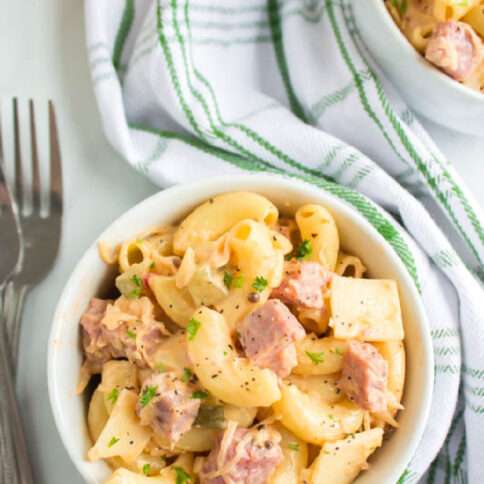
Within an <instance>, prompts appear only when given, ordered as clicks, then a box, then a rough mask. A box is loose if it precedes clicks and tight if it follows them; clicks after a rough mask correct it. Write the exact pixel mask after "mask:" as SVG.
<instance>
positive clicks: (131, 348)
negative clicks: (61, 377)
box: [80, 298, 166, 374]
mask: <svg viewBox="0 0 484 484" xmlns="http://www.w3.org/2000/svg"><path fill="white" fill-rule="evenodd" d="M111 303H112V301H109V300H103V299H97V298H93V299H91V301H90V303H89V306H88V308H87V310H86V312H85V313H84V314H83V315H82V317H81V320H80V325H81V327H82V332H83V338H82V339H83V347H84V355H85V357H86V361H85V365H84V366H85V368H86V369H87V371H88V372H89V373H91V374H95V373H100V372H101V370H102V365H103V364H104V363H106V361H109V360H111V359H116V358H127V359H129V361H131V362H132V363H134V364H136V365H138V366H139V367H140V368H146V367H148V366H149V364H148V363H149V361H150V357H151V356H152V355H153V354H154V353H155V351H156V347H157V346H158V344H159V343H160V342H161V340H162V339H163V338H164V337H165V336H166V330H165V327H164V325H163V323H160V322H157V321H153V322H152V323H149V324H145V325H142V324H140V326H139V327H136V328H133V327H132V328H128V326H127V324H126V323H123V324H120V325H119V326H117V327H116V328H113V329H109V328H107V327H106V326H105V325H104V324H102V320H103V318H104V315H105V313H106V308H107V306H108V305H109V304H111ZM128 329H129V331H128ZM137 343H139V344H137Z"/></svg>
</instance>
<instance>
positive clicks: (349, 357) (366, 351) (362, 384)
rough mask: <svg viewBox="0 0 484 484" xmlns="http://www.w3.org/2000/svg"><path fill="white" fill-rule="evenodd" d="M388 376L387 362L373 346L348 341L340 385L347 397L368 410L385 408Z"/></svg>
mask: <svg viewBox="0 0 484 484" xmlns="http://www.w3.org/2000/svg"><path fill="white" fill-rule="evenodd" d="M387 379H388V365H387V362H386V361H385V360H384V359H383V357H382V356H381V355H380V353H379V352H378V351H377V349H376V348H375V347H374V346H372V345H371V344H369V343H361V342H359V341H350V342H349V343H348V347H347V350H346V351H345V353H344V355H343V368H342V373H341V379H340V382H339V386H340V388H341V390H343V392H344V393H346V395H347V396H348V397H349V399H350V400H353V401H354V402H355V403H356V404H357V405H359V406H360V407H361V408H364V409H365V410H369V411H370V412H376V413H379V412H385V410H386V409H387V399H386V390H387Z"/></svg>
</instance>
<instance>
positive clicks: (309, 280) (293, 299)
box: [271, 260, 331, 309]
mask: <svg viewBox="0 0 484 484" xmlns="http://www.w3.org/2000/svg"><path fill="white" fill-rule="evenodd" d="M330 281H331V273H330V272H329V271H327V270H325V269H324V268H323V266H322V265H321V264H318V263H317V262H298V261H295V260H291V261H289V262H286V264H285V266H284V278H283V280H282V283H281V285H280V286H279V287H276V288H275V289H273V291H272V294H271V297H273V298H277V299H281V301H284V302H285V303H287V304H293V305H295V306H303V307H306V308H314V309H322V308H323V307H324V299H323V289H324V288H325V287H326V286H327V285H328V284H329V282H330Z"/></svg>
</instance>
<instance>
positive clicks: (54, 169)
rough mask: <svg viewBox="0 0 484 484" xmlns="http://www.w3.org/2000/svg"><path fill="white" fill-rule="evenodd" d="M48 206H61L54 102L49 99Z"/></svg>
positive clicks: (60, 171) (59, 154) (59, 164)
mask: <svg viewBox="0 0 484 484" xmlns="http://www.w3.org/2000/svg"><path fill="white" fill-rule="evenodd" d="M49 137H50V204H51V205H50V208H51V211H52V208H55V207H54V205H56V207H57V208H62V166H61V153H60V147H59V136H58V133H57V122H56V118H55V111H54V104H53V102H52V101H49Z"/></svg>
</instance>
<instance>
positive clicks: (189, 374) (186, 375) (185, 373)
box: [182, 368, 193, 383]
mask: <svg viewBox="0 0 484 484" xmlns="http://www.w3.org/2000/svg"><path fill="white" fill-rule="evenodd" d="M192 376H193V373H192V370H190V368H183V376H182V382H183V383H188V382H189V381H190V378H191V377H192Z"/></svg>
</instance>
